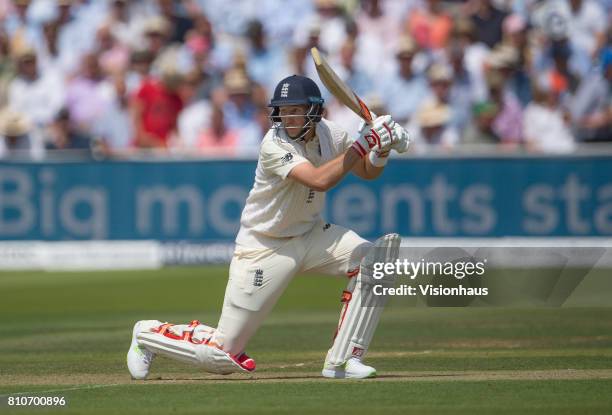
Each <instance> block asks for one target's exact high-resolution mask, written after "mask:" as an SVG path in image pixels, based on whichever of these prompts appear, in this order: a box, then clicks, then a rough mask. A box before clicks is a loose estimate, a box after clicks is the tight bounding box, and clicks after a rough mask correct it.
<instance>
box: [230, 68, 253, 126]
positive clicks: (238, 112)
mask: <svg viewBox="0 0 612 415" xmlns="http://www.w3.org/2000/svg"><path fill="white" fill-rule="evenodd" d="M223 92H224V94H223V113H224V114H225V121H226V123H227V125H228V127H229V128H231V129H239V128H244V127H245V126H246V125H253V124H254V123H255V114H256V110H257V106H256V104H255V102H254V101H253V84H252V83H251V80H250V79H249V78H248V76H247V75H246V73H245V72H244V71H243V70H242V69H240V68H234V69H231V70H230V71H228V72H227V73H226V74H225V77H224V79H223Z"/></svg>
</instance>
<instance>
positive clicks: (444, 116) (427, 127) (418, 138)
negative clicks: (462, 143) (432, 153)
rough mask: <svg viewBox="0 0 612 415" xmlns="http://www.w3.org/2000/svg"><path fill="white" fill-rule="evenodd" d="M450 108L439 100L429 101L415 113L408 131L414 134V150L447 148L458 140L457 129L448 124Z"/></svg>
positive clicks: (425, 150)
mask: <svg viewBox="0 0 612 415" xmlns="http://www.w3.org/2000/svg"><path fill="white" fill-rule="evenodd" d="M450 121H451V110H450V108H449V106H448V105H446V104H444V103H440V102H433V101H431V102H429V103H428V104H425V105H424V106H423V108H421V110H419V112H418V113H417V115H416V117H415V120H414V121H413V122H412V123H411V124H410V125H409V127H408V131H410V132H411V133H412V134H413V135H414V144H413V145H414V151H415V152H417V153H425V152H427V151H429V150H432V149H442V150H449V149H451V148H452V147H454V146H455V145H457V144H458V142H459V134H458V132H457V130H456V129H455V128H454V127H453V126H452V125H450Z"/></svg>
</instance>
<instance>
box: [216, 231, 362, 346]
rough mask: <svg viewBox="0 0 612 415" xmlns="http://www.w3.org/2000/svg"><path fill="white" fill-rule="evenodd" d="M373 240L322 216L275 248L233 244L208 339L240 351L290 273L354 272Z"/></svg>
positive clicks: (288, 279)
mask: <svg viewBox="0 0 612 415" xmlns="http://www.w3.org/2000/svg"><path fill="white" fill-rule="evenodd" d="M371 246H372V244H371V243H370V242H368V241H367V240H365V239H363V238H361V237H360V236H359V235H357V234H356V233H355V232H353V231H351V230H348V229H346V228H343V227H341V226H337V225H332V224H328V223H324V222H319V223H317V224H316V225H315V226H314V228H313V229H312V230H311V231H310V232H308V233H306V234H304V235H302V236H298V237H294V238H291V239H288V240H287V241H286V242H285V243H284V244H283V245H282V246H280V247H278V248H273V249H270V248H266V249H261V248H257V249H254V248H248V247H244V246H239V245H237V246H236V250H235V252H234V256H233V258H232V262H231V264H230V271H229V280H228V283H227V288H226V289H225V298H224V300H223V310H222V312H221V317H220V319H219V324H218V325H217V330H216V331H215V333H214V334H213V337H212V339H211V342H214V343H216V344H217V345H219V346H220V347H221V348H222V349H223V350H224V351H226V352H227V353H229V354H231V355H238V354H240V353H242V352H243V351H244V349H245V347H246V345H247V343H248V341H249V340H250V339H251V337H252V336H253V335H254V334H255V332H256V331H257V329H258V328H259V326H260V325H261V323H262V322H263V320H264V319H265V318H266V316H267V315H268V313H269V312H270V310H272V308H273V307H274V305H275V304H276V301H277V300H278V298H279V297H280V296H281V294H282V293H283V291H284V290H285V288H287V286H288V285H289V282H290V281H291V279H292V278H293V276H294V275H296V274H297V273H300V272H306V271H309V272H318V273H322V274H327V275H334V276H349V277H352V276H355V275H356V274H357V273H358V272H359V264H360V262H361V259H362V258H363V257H364V256H365V254H366V253H367V251H368V249H369V248H370V247H371Z"/></svg>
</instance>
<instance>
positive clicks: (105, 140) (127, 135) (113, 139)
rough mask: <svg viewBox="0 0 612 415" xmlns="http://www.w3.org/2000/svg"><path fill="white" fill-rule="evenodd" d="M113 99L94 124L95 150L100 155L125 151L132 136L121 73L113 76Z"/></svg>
mask: <svg viewBox="0 0 612 415" xmlns="http://www.w3.org/2000/svg"><path fill="white" fill-rule="evenodd" d="M113 87H114V93H113V94H112V95H113V100H112V101H111V102H110V103H109V105H108V107H107V108H106V111H105V112H104V113H102V115H101V116H100V119H99V120H98V122H97V123H95V124H94V126H93V129H92V134H93V136H94V137H95V139H96V140H95V141H96V142H95V144H96V146H95V150H96V151H97V152H99V153H101V155H103V156H104V155H115V154H119V153H125V152H127V151H128V150H129V149H130V146H131V144H132V143H131V140H132V139H133V138H134V126H133V124H132V120H131V118H130V113H129V108H128V96H129V92H128V89H127V85H126V82H125V77H124V76H123V75H122V74H116V75H114V77H113Z"/></svg>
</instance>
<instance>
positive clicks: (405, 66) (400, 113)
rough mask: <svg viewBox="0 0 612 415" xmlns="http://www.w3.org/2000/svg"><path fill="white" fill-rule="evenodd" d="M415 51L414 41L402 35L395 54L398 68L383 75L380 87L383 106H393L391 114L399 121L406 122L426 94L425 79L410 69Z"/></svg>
mask: <svg viewBox="0 0 612 415" xmlns="http://www.w3.org/2000/svg"><path fill="white" fill-rule="evenodd" d="M416 52H417V49H416V45H415V43H414V41H413V40H412V39H411V38H409V37H404V38H403V39H402V40H401V41H400V44H399V47H398V51H397V54H396V58H397V62H398V64H399V68H398V70H397V72H395V73H394V74H392V75H390V76H387V77H385V81H384V82H383V86H382V88H381V91H382V97H383V101H384V104H385V106H386V107H387V108H393V116H394V118H395V119H396V120H397V122H399V123H405V122H407V121H408V120H409V119H410V117H411V116H412V115H413V114H414V113H415V112H416V111H417V109H418V106H419V105H420V103H421V102H422V101H423V99H424V98H425V96H426V95H427V81H426V80H425V78H424V77H423V76H422V75H417V74H415V73H414V72H413V69H412V63H413V59H414V57H415V54H416Z"/></svg>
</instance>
